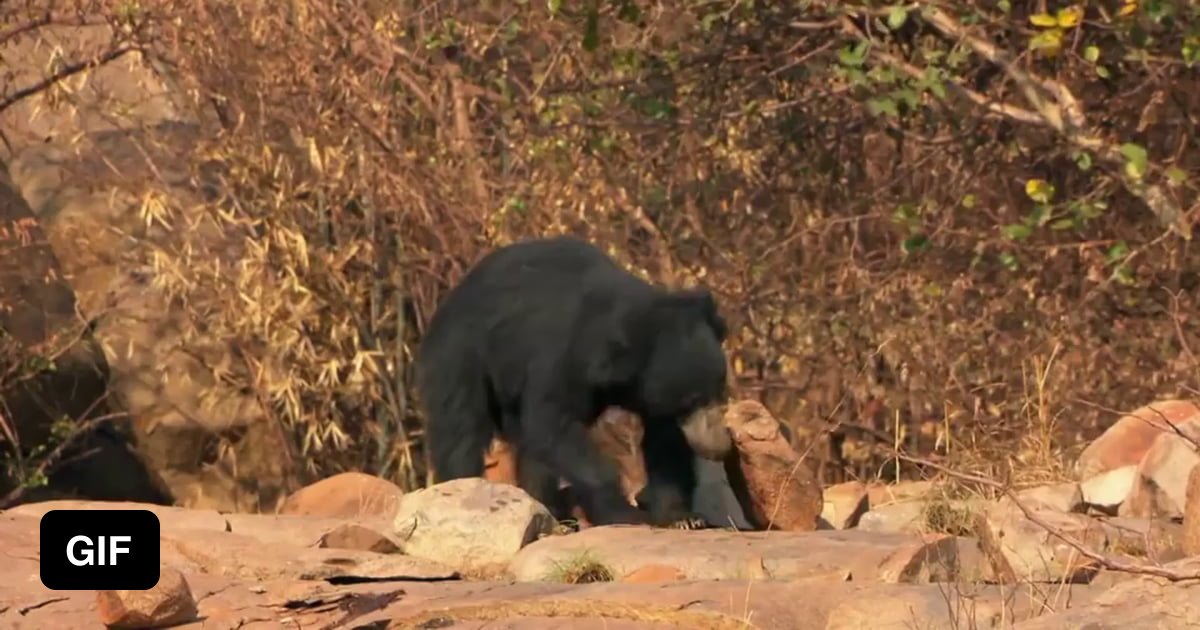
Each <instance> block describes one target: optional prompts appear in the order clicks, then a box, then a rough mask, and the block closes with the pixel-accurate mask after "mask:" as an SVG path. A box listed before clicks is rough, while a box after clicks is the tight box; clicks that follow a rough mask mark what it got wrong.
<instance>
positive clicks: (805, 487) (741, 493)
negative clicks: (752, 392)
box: [725, 400, 824, 531]
mask: <svg viewBox="0 0 1200 630" xmlns="http://www.w3.org/2000/svg"><path fill="white" fill-rule="evenodd" d="M725 424H726V426H728V427H729V431H730V434H731V435H732V436H733V443H734V449H733V451H732V452H730V454H729V456H728V458H727V459H726V462H725V472H726V474H727V475H728V476H729V483H730V486H731V487H732V488H733V491H734V493H735V494H736V495H737V497H738V501H739V503H741V505H742V506H743V508H744V509H745V511H746V517H747V519H748V520H749V521H750V522H751V523H752V524H754V525H755V527H757V528H759V529H767V528H771V529H779V530H784V531H812V530H814V529H816V528H817V526H818V523H819V519H820V516H821V511H822V508H823V507H824V502H823V500H822V498H821V486H820V484H818V483H817V480H816V477H815V476H813V474H812V471H811V470H809V468H808V467H807V466H805V465H804V462H803V461H802V460H801V459H800V455H799V454H798V453H796V451H795V449H793V448H792V446H791V444H790V443H789V442H788V441H787V438H786V437H784V434H783V432H782V431H781V429H780V424H779V421H778V420H776V419H775V418H774V417H773V416H772V415H771V414H770V412H768V411H767V409H766V408H765V407H763V406H762V404H761V403H759V402H757V401H754V400H743V401H738V402H736V403H733V404H731V405H730V406H729V408H728V410H727V411H726V414H725Z"/></svg>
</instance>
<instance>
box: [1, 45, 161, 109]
mask: <svg viewBox="0 0 1200 630" xmlns="http://www.w3.org/2000/svg"><path fill="white" fill-rule="evenodd" d="M137 50H139V48H137V47H135V46H123V47H121V48H113V49H111V50H107V51H105V52H104V53H102V54H100V55H97V56H95V57H92V58H91V59H87V60H85V61H77V62H75V63H72V64H68V65H66V66H63V67H62V68H59V70H58V71H57V72H55V73H54V74H52V75H50V76H48V77H46V78H44V79H42V80H41V81H38V82H37V83H34V84H33V85H30V86H27V87H24V88H21V89H19V90H17V91H15V92H13V93H12V94H9V95H8V96H5V97H4V98H3V99H0V112H3V111H4V110H6V109H8V108H9V107H12V106H13V105H15V104H17V103H18V102H20V101H21V100H22V99H24V98H26V97H29V96H32V95H34V94H37V93H38V92H41V91H43V90H45V89H46V88H49V87H50V86H52V85H54V84H55V83H58V82H59V81H62V80H63V79H67V78H69V77H72V76H74V75H76V74H79V73H80V72H83V71H85V70H89V69H92V68H95V67H97V66H102V65H104V64H107V63H109V62H111V61H115V60H117V59H120V58H121V57H124V56H125V55H127V54H129V53H131V52H134V51H137Z"/></svg>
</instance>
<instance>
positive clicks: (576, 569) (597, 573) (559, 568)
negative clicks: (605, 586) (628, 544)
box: [545, 551, 616, 584]
mask: <svg viewBox="0 0 1200 630" xmlns="http://www.w3.org/2000/svg"><path fill="white" fill-rule="evenodd" d="M545 579H546V580H547V581H550V582H558V583H561V584H590V583H592V582H612V581H614V580H616V576H615V575H614V574H613V571H612V569H610V568H609V567H608V565H606V564H604V563H603V562H601V561H599V560H597V559H596V558H595V557H593V556H592V555H591V553H590V552H586V551H585V552H581V553H579V554H577V555H574V556H571V557H570V558H567V559H566V560H563V561H561V562H555V563H554V566H553V567H552V568H551V569H550V571H549V573H548V574H547V575H546V577H545Z"/></svg>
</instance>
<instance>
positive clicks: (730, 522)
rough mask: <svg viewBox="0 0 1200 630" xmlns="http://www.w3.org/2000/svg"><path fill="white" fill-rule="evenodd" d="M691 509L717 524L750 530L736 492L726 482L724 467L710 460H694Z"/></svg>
mask: <svg viewBox="0 0 1200 630" xmlns="http://www.w3.org/2000/svg"><path fill="white" fill-rule="evenodd" d="M692 511H694V512H696V513H697V514H699V515H700V516H703V517H704V519H705V520H706V521H708V522H709V523H712V524H713V525H716V526H718V527H733V528H734V529H741V530H748V529H754V526H753V525H751V524H750V521H749V520H747V519H746V512H745V510H743V509H742V504H741V503H739V502H738V498H737V494H735V493H734V491H733V488H732V487H731V486H730V485H729V477H728V475H726V474H725V466H723V465H722V464H721V463H720V462H714V461H712V460H711V459H704V458H697V459H696V491H695V493H694V494H693V495H692Z"/></svg>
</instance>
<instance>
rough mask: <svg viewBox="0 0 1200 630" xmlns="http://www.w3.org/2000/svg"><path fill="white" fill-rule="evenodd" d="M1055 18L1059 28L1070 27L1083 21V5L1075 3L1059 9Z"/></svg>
mask: <svg viewBox="0 0 1200 630" xmlns="http://www.w3.org/2000/svg"><path fill="white" fill-rule="evenodd" d="M1055 20H1056V21H1057V22H1058V25H1059V27H1061V28H1071V27H1072V26H1076V25H1078V24H1079V23H1080V22H1082V21H1083V7H1082V6H1080V5H1078V4H1076V5H1074V6H1070V7H1067V8H1065V9H1059V11H1058V14H1057V15H1055Z"/></svg>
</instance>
